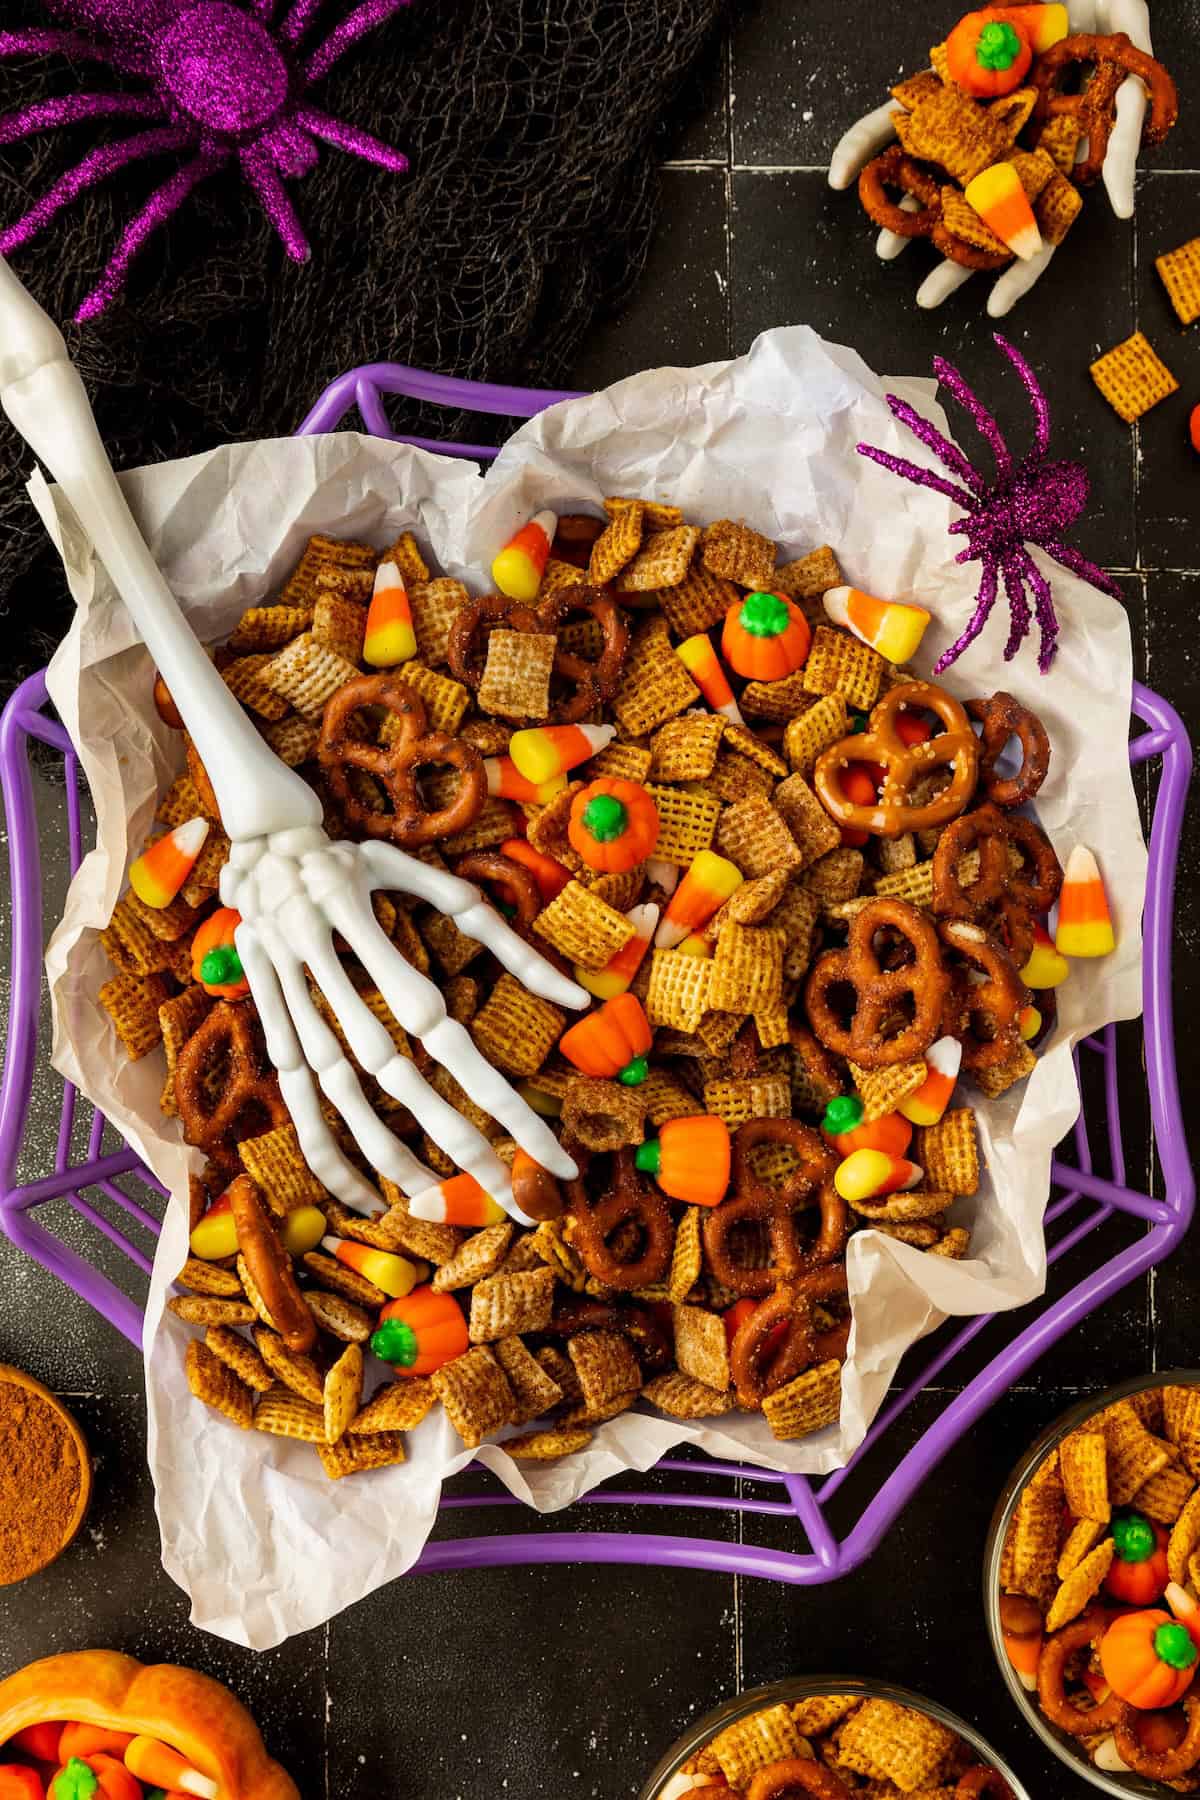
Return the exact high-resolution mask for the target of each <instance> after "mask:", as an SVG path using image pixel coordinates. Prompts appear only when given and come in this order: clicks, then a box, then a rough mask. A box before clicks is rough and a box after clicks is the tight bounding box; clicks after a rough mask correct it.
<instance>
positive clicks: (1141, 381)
mask: <svg viewBox="0 0 1200 1800" xmlns="http://www.w3.org/2000/svg"><path fill="white" fill-rule="evenodd" d="M1091 377H1092V380H1093V381H1094V382H1095V384H1096V386H1097V387H1098V388H1099V389H1100V392H1101V393H1102V394H1103V395H1104V398H1105V399H1106V400H1107V401H1108V404H1109V405H1110V406H1111V407H1112V409H1113V411H1114V412H1115V413H1116V414H1117V416H1118V418H1122V419H1124V420H1125V421H1126V423H1127V424H1132V423H1133V421H1134V420H1135V419H1140V418H1141V416H1142V414H1143V413H1147V412H1149V411H1150V408H1151V407H1152V406H1157V405H1158V403H1159V401H1160V400H1165V399H1166V398H1167V396H1168V395H1169V394H1174V393H1175V392H1176V391H1177V390H1178V387H1179V383H1178V382H1177V381H1176V379H1175V377H1174V375H1172V373H1171V371H1170V369H1168V368H1167V365H1166V364H1165V363H1164V362H1163V361H1162V359H1161V357H1159V356H1158V355H1157V354H1156V352H1155V351H1154V349H1153V348H1152V347H1151V344H1150V341H1149V339H1148V338H1147V337H1146V336H1145V334H1144V333H1143V332H1140V331H1135V332H1134V334H1133V336H1132V337H1128V338H1126V339H1125V341H1124V342H1123V343H1120V344H1116V345H1114V346H1113V348H1112V349H1111V350H1107V351H1105V353H1104V355H1103V356H1101V357H1099V358H1098V360H1097V361H1096V362H1094V363H1093V364H1092V365H1091Z"/></svg>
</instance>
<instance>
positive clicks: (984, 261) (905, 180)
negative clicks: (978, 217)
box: [858, 144, 1011, 269]
mask: <svg viewBox="0 0 1200 1800" xmlns="http://www.w3.org/2000/svg"><path fill="white" fill-rule="evenodd" d="M889 188H899V189H900V190H901V191H902V192H903V193H905V194H911V195H912V197H913V199H914V200H917V201H919V203H920V204H919V206H918V208H917V210H916V211H915V212H909V211H908V209H907V208H906V207H903V206H900V205H898V204H897V203H896V202H895V201H893V200H890V199H889V198H888V194H887V190H888V189H889ZM858 197H859V200H860V201H861V203H862V209H863V211H864V212H865V213H866V215H867V217H868V218H869V219H873V220H874V221H875V223H876V225H882V226H884V227H885V228H886V229H887V230H888V231H894V232H895V233H896V235H897V237H906V238H912V237H927V238H929V239H930V240H931V241H932V242H933V243H934V244H935V245H936V247H937V248H938V249H939V250H940V251H941V253H942V255H943V256H947V257H949V258H950V260H951V262H956V263H960V264H961V265H962V267H963V268H965V269H998V268H1000V267H1001V265H1002V264H1004V263H1006V262H1008V261H1010V260H1011V256H1010V253H1009V252H1007V251H1006V252H1005V253H1004V254H1003V255H998V254H997V253H996V252H995V251H992V250H980V249H979V248H978V247H977V246H976V245H974V244H968V243H966V242H965V241H964V240H963V239H962V238H959V237H955V236H954V234H953V232H951V231H949V230H948V229H947V227H946V223H945V221H944V219H943V218H942V191H941V188H940V187H939V185H938V183H937V182H936V181H935V180H934V179H933V177H932V176H931V175H927V174H926V173H925V171H924V170H923V169H922V168H921V167H920V165H919V164H918V163H915V162H914V161H913V159H912V157H911V156H906V155H905V154H904V151H903V150H902V149H901V148H900V145H899V144H892V145H891V146H890V148H889V149H887V150H885V151H884V152H883V154H882V155H881V156H876V157H875V158H873V160H872V161H871V162H869V163H868V164H867V165H866V167H865V168H864V169H863V171H862V173H861V174H860V175H859V178H858Z"/></svg>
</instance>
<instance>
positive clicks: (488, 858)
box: [454, 850, 542, 932]
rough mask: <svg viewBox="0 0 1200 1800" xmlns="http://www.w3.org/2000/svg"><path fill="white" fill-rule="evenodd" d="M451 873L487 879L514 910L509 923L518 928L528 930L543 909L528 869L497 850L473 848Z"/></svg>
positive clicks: (480, 880) (465, 877) (470, 878)
mask: <svg viewBox="0 0 1200 1800" xmlns="http://www.w3.org/2000/svg"><path fill="white" fill-rule="evenodd" d="M454 873H455V874H456V875H461V876H462V877H463V879H464V880H465V881H476V882H484V881H487V882H490V883H491V884H492V885H493V886H494V887H498V888H499V889H500V892H501V893H502V894H503V895H504V896H505V897H506V899H507V900H508V902H509V904H510V905H511V906H513V907H514V908H515V909H516V916H515V917H514V918H513V919H512V921H511V923H512V925H513V928H514V929H515V930H517V931H521V932H525V931H528V929H529V927H530V926H531V925H532V924H533V921H534V920H535V919H536V918H537V916H538V914H539V913H540V912H541V910H542V897H541V895H540V894H539V893H538V889H537V883H536V882H535V881H534V879H533V876H532V875H531V874H530V872H529V870H528V869H526V868H523V867H522V866H521V864H520V863H517V862H514V861H513V860H512V857H511V856H502V855H501V854H500V852H499V851H498V850H476V851H473V852H472V854H471V855H470V856H463V857H460V858H459V860H458V862H456V863H455V865H454Z"/></svg>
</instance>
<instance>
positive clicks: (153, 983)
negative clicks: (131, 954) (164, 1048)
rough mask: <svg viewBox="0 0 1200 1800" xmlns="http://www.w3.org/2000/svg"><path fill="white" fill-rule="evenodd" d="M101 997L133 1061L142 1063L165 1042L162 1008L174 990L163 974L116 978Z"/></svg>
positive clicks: (106, 986)
mask: <svg viewBox="0 0 1200 1800" xmlns="http://www.w3.org/2000/svg"><path fill="white" fill-rule="evenodd" d="M97 997H98V999H99V1001H100V1004H101V1006H102V1007H103V1008H104V1010H105V1012H106V1013H107V1014H108V1016H109V1018H110V1019H111V1020H112V1022H113V1025H114V1026H115V1028H116V1033H117V1036H118V1037H119V1038H120V1040H121V1042H122V1044H123V1045H124V1046H125V1053H126V1055H127V1056H128V1058H129V1060H130V1062H138V1061H140V1059H141V1058H142V1057H143V1056H148V1055H149V1053H150V1052H151V1050H153V1049H155V1048H156V1047H157V1046H158V1045H159V1044H160V1043H161V1042H162V1027H161V1025H160V1023H159V1018H158V1009H159V1007H160V1006H162V1005H164V1004H165V1002H166V1001H167V1000H168V999H169V997H170V989H169V988H168V985H167V983H166V982H165V981H164V980H163V977H162V976H161V975H158V974H151V975H124V974H122V975H114V976H113V978H112V980H111V981H106V982H105V983H104V985H103V986H102V987H101V989H100V992H99V995H98V996H97Z"/></svg>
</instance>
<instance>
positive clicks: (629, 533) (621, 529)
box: [587, 500, 646, 587]
mask: <svg viewBox="0 0 1200 1800" xmlns="http://www.w3.org/2000/svg"><path fill="white" fill-rule="evenodd" d="M645 516H646V508H645V504H644V502H643V501H641V500H631V501H630V503H629V505H628V506H621V507H618V508H617V509H616V510H615V511H614V512H613V513H612V514H611V516H610V518H609V522H608V524H607V525H606V526H605V528H604V530H603V531H602V532H601V533H600V536H599V537H598V538H597V539H596V541H595V543H594V544H593V545H592V553H591V556H590V558H589V560H588V572H587V578H588V581H589V582H590V583H591V585H592V586H593V587H603V586H604V585H605V584H606V583H607V582H609V581H612V580H613V579H614V578H615V577H616V576H617V575H619V574H620V572H621V570H622V569H623V568H625V566H626V564H627V563H630V562H632V561H633V559H634V557H635V556H636V555H637V553H638V550H639V549H640V547H641V542H642V530H643V524H644V520H645Z"/></svg>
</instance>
